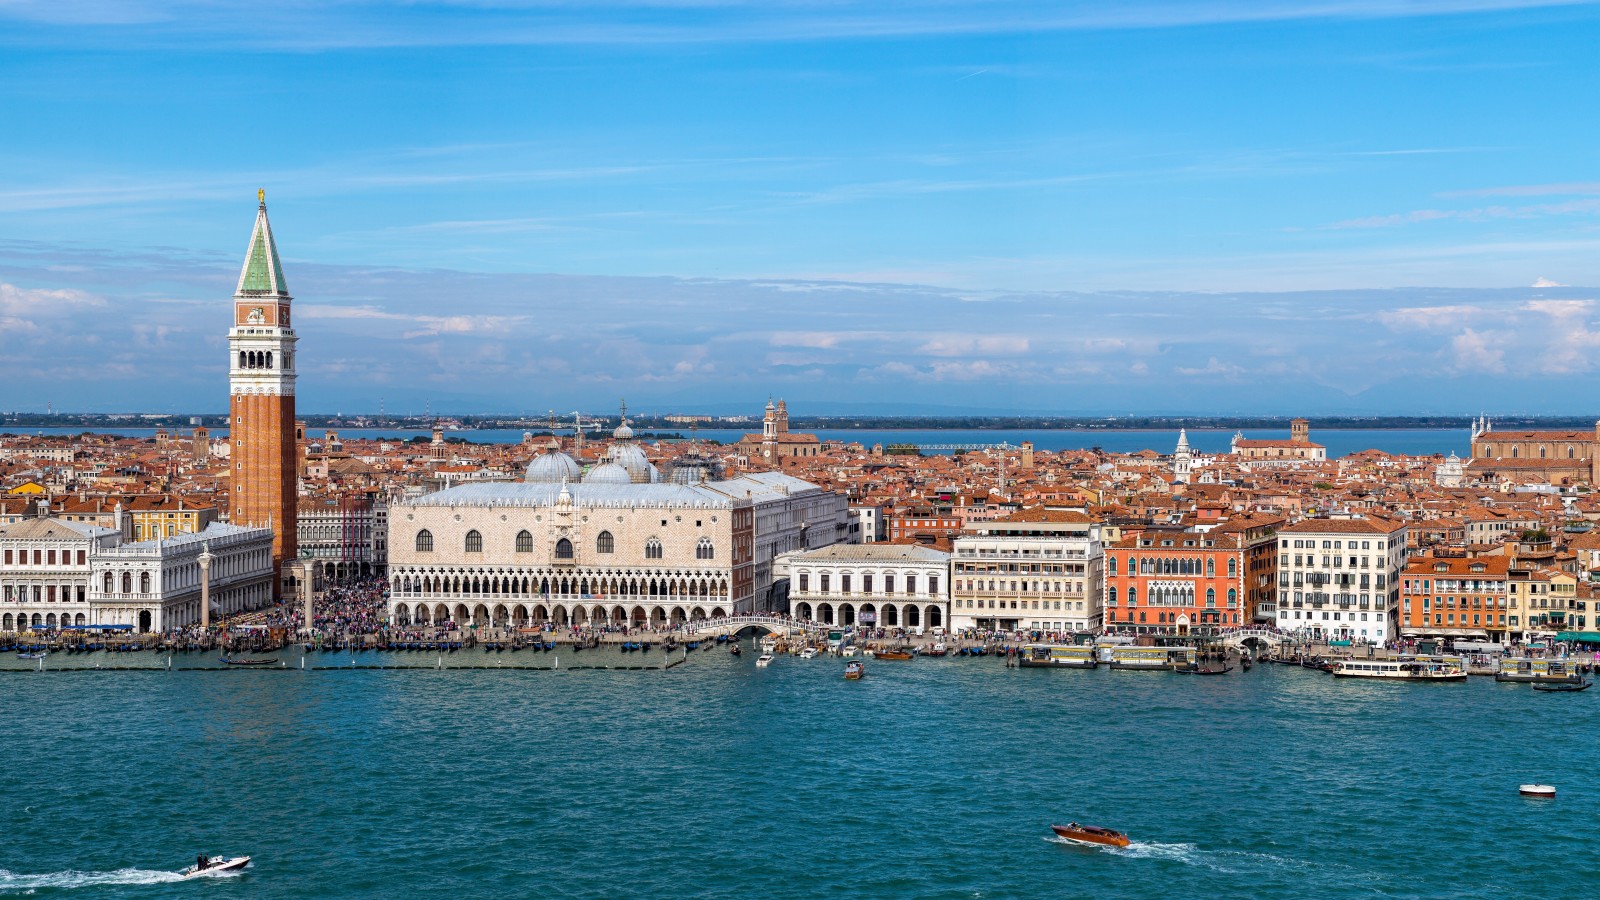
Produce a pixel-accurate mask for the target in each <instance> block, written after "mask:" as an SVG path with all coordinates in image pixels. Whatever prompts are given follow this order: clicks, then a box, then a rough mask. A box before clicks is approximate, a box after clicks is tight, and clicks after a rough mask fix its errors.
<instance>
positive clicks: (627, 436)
mask: <svg viewBox="0 0 1600 900" xmlns="http://www.w3.org/2000/svg"><path fill="white" fill-rule="evenodd" d="M611 436H612V437H614V438H616V439H617V440H619V441H631V440H633V428H632V427H630V426H629V425H628V420H627V419H623V420H622V424H621V425H618V426H617V427H616V430H614V431H612V432H611Z"/></svg>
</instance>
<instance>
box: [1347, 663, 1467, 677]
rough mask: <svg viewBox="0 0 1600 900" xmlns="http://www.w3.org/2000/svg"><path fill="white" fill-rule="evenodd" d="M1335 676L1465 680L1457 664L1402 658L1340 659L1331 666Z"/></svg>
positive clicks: (1464, 675)
mask: <svg viewBox="0 0 1600 900" xmlns="http://www.w3.org/2000/svg"><path fill="white" fill-rule="evenodd" d="M1333 677H1335V678H1379V679H1385V680H1389V681H1466V680H1467V673H1466V672H1464V671H1462V670H1461V668H1460V667H1458V666H1449V665H1445V664H1443V663H1427V662H1420V661H1417V660H1403V659H1367V660H1353V659H1342V660H1339V662H1338V663H1336V664H1334V666H1333Z"/></svg>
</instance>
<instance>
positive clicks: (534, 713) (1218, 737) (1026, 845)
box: [0, 647, 1600, 900]
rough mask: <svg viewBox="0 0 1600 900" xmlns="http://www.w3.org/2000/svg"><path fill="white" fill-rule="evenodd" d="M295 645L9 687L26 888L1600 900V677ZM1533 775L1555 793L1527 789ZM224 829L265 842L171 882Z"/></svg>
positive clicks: (45, 676)
mask: <svg viewBox="0 0 1600 900" xmlns="http://www.w3.org/2000/svg"><path fill="white" fill-rule="evenodd" d="M750 649H752V650H753V648H750ZM284 656H285V659H286V660H287V661H288V662H289V663H290V668H288V669H286V670H277V671H222V672H193V671H178V670H177V669H180V668H182V667H183V666H185V665H190V664H192V663H186V662H185V661H184V660H185V657H182V656H179V657H178V658H177V659H176V662H175V666H174V671H170V672H168V671H160V670H157V669H155V668H154V667H155V666H158V665H161V664H163V663H164V660H162V661H161V662H158V661H157V660H156V659H155V658H154V656H153V655H150V656H148V657H146V656H145V655H142V654H131V655H121V656H119V657H118V658H117V659H116V660H114V662H115V664H117V665H140V664H148V665H150V666H152V669H151V670H149V671H143V672H125V671H110V670H100V671H88V672H54V671H45V672H37V671H33V672H26V671H11V672H6V673H4V674H3V675H0V685H3V686H4V690H5V697H6V700H7V713H8V715H7V725H8V728H7V740H6V752H5V754H4V765H3V767H0V771H3V772H4V775H5V781H6V786H7V797H8V808H7V811H6V820H7V821H6V833H5V839H4V840H3V841H0V870H3V871H0V895H22V894H27V895H29V896H41V897H43V896H85V897H91V896H92V897H163V898H165V897H191V896H192V897H202V896H204V897H250V898H261V897H322V898H346V897H399V896H427V897H440V896H449V897H454V898H463V897H514V896H539V897H583V898H590V897H593V898H601V897H662V896H687V897H730V898H731V897H741V898H742V897H748V896H767V897H794V898H810V897H818V896H842V897H874V898H882V897H919V898H920V897H951V898H956V897H965V898H982V897H1024V896H1026V897H1036V896H1049V897H1095V898H1106V897H1169V898H1170V897H1247V896H1248V897H1294V898H1323V897H1441V898H1442V897H1451V898H1495V900H1503V898H1511V897H1525V896H1533V895H1538V896H1561V897H1591V896H1595V895H1596V894H1597V893H1600V851H1597V850H1596V845H1595V842H1594V840H1593V837H1592V832H1593V830H1594V826H1593V824H1592V819H1593V816H1594V810H1595V809H1596V808H1600V785H1597V784H1596V783H1595V780H1596V778H1597V777H1600V776H1597V773H1600V745H1597V741H1596V737H1597V729H1596V727H1595V725H1594V724H1592V723H1593V722H1594V721H1595V712H1596V710H1597V709H1600V693H1587V694H1571V695H1560V694H1541V693H1537V692H1534V691H1532V690H1531V689H1530V688H1529V687H1527V686H1526V685H1509V684H1496V683H1494V682H1493V681H1490V680H1484V679H1473V680H1472V681H1470V682H1468V683H1466V684H1403V683H1402V684H1396V683H1364V682H1357V681H1346V680H1339V681H1335V680H1334V679H1332V678H1330V677H1329V676H1327V675H1324V674H1322V673H1318V672H1310V671H1303V670H1299V669H1293V668H1288V667H1277V666H1257V667H1256V668H1255V670H1253V671H1251V672H1249V673H1241V672H1237V671H1235V672H1234V673H1232V674H1230V675H1227V676H1223V677H1213V678H1193V677H1183V676H1178V675H1173V674H1166V673H1135V672H1110V671H1106V670H1097V671H1088V672H1081V671H1040V670H1031V669H1030V670H1014V669H1011V670H1008V669H1006V668H1004V667H1003V665H1002V664H1001V663H1000V662H999V661H998V660H996V659H993V658H987V659H944V660H934V659H918V660H915V661H912V662H888V661H879V662H874V661H872V660H868V661H867V676H866V678H864V679H863V680H861V681H859V682H850V681H845V680H844V679H843V678H842V677H841V676H842V669H843V664H842V661H840V660H837V659H832V658H828V657H819V658H817V659H814V660H801V659H798V658H791V657H780V658H779V659H778V660H776V661H775V662H774V663H773V665H772V666H771V667H769V668H765V669H757V668H756V667H755V656H756V653H754V652H746V653H745V654H744V655H743V656H742V657H738V658H736V657H732V656H730V655H729V654H728V653H727V651H726V650H725V649H723V648H721V647H717V648H716V649H715V650H713V651H711V652H706V653H701V652H696V653H692V654H689V655H688V659H687V662H685V663H684V664H681V665H678V666H676V667H674V668H672V669H670V670H667V671H660V670H656V671H615V670H613V671H607V670H597V669H589V670H574V669H571V668H570V666H571V665H572V664H575V663H585V664H589V665H605V664H614V665H639V664H643V663H646V662H650V663H655V664H659V663H660V662H662V661H664V660H665V658H666V657H665V656H664V655H663V654H662V653H661V651H659V650H657V651H653V652H651V653H650V654H648V655H646V654H628V655H623V654H620V653H611V652H599V651H589V652H586V653H584V654H581V655H579V656H576V657H574V656H571V655H569V654H561V653H559V652H558V653H555V654H531V653H527V652H522V653H515V654H512V653H500V654H484V653H481V652H479V651H463V652H462V653H459V654H453V655H448V656H445V657H438V658H435V657H433V656H429V655H427V654H377V653H372V652H368V653H363V654H359V655H358V657H356V658H355V659H352V658H350V657H349V656H348V655H341V654H314V655H312V656H311V657H310V658H309V660H308V662H309V664H311V665H314V666H331V667H339V666H348V665H349V664H350V663H351V662H359V663H360V664H361V665H376V664H377V663H379V662H380V661H381V662H383V663H384V664H385V665H388V666H393V665H401V664H403V665H416V666H418V668H414V669H403V670H395V669H385V670H381V671H380V670H373V669H360V668H356V669H352V668H342V669H339V668H334V669H331V670H328V669H324V670H310V669H308V670H301V669H299V668H297V667H298V665H299V653H298V651H291V652H287V653H285V654H284ZM682 656H683V654H682V652H681V651H680V652H679V653H678V654H675V656H674V658H675V659H676V658H681V657H682ZM190 659H191V660H194V661H195V662H198V657H190ZM438 659H442V660H444V664H445V665H446V667H447V668H445V669H442V670H441V669H430V668H427V666H432V665H438V664H439V663H438V661H437V660H438ZM558 660H559V662H560V664H561V665H562V666H563V668H561V669H554V670H546V671H511V670H507V669H501V670H500V671H495V670H494V669H492V668H489V669H466V668H464V667H465V666H469V665H470V666H494V665H496V664H497V663H500V664H507V665H508V664H511V663H512V662H515V663H516V664H519V665H544V666H550V665H554V664H556V662H557V661H558ZM97 661H98V662H106V663H107V664H109V662H107V659H106V658H105V657H103V655H102V658H101V659H99V660H96V659H95V658H93V657H90V656H77V657H62V656H52V657H51V658H50V659H47V660H46V668H47V669H49V668H55V667H62V666H69V665H70V666H84V665H93V664H95V662H97ZM24 665H32V666H37V664H36V663H35V664H28V663H18V662H16V661H12V660H8V661H7V666H8V667H10V668H20V667H22V666H24ZM1533 780H1537V781H1544V782H1548V783H1551V784H1554V785H1556V786H1557V787H1558V789H1559V791H1560V793H1559V796H1558V799H1556V800H1553V801H1540V800H1528V799H1523V798H1521V797H1519V796H1518V794H1517V785H1518V784H1519V783H1522V782H1526V781H1533ZM1070 820H1076V821H1079V822H1084V823H1092V824H1097V825H1105V826H1110V827H1113V828H1118V829H1121V830H1124V831H1126V832H1128V833H1129V834H1130V835H1131V836H1132V838H1133V845H1132V846H1131V847H1129V848H1128V849H1126V850H1095V849H1086V848H1082V847H1076V846H1070V845H1065V844H1063V843H1060V842H1059V841H1057V840H1056V839H1054V838H1053V836H1052V835H1051V832H1050V828H1049V826H1050V825H1051V824H1052V823H1064V822H1067V821H1070ZM201 852H205V853H208V854H211V855H230V856H231V855H238V854H249V855H252V856H254V857H255V860H256V861H255V864H254V865H253V866H252V867H251V868H250V869H249V870H248V871H247V872H246V873H245V874H243V875H240V876H237V877H231V878H215V879H206V880H204V881H203V882H196V881H178V880H177V879H176V877H175V876H174V875H172V874H170V873H172V872H175V871H177V870H178V869H180V868H182V867H183V866H185V865H187V864H189V863H191V862H192V861H193V859H194V857H195V855H196V854H197V853H201Z"/></svg>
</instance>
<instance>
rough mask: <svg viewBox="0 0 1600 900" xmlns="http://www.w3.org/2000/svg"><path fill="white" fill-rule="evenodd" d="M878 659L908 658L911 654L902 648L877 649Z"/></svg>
mask: <svg viewBox="0 0 1600 900" xmlns="http://www.w3.org/2000/svg"><path fill="white" fill-rule="evenodd" d="M877 658H878V659H910V658H911V654H910V653H907V652H906V651H904V650H879V651H878V656H877Z"/></svg>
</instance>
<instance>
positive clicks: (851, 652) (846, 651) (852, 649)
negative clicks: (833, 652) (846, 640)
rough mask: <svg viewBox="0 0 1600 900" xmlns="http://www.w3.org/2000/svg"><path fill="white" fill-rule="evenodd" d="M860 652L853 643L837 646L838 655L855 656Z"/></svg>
mask: <svg viewBox="0 0 1600 900" xmlns="http://www.w3.org/2000/svg"><path fill="white" fill-rule="evenodd" d="M860 652H861V650H860V648H858V647H856V646H855V645H854V644H851V645H850V646H848V647H840V648H839V655H840V656H855V655H856V654H857V653H860Z"/></svg>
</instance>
